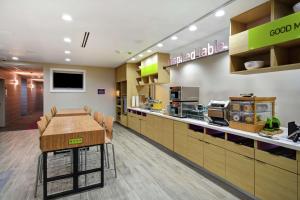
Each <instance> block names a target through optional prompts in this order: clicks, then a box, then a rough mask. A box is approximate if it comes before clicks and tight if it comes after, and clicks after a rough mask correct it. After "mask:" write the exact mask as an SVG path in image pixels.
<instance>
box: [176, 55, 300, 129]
mask: <svg viewBox="0 0 300 200" xmlns="http://www.w3.org/2000/svg"><path fill="white" fill-rule="evenodd" d="M171 83H172V84H174V85H183V86H198V87H200V103H202V104H206V105H207V103H208V102H209V100H211V99H215V100H228V97H229V96H239V95H240V94H241V93H250V92H252V93H254V94H255V95H256V96H266V97H268V96H275V97H277V101H276V114H277V116H278V117H279V118H280V119H281V120H282V122H283V125H284V126H287V122H289V121H294V120H296V121H297V122H298V123H300V112H299V108H300V70H293V71H283V72H274V73H266V74H255V75H231V74H230V73H229V56H228V53H223V54H220V55H215V56H212V57H208V58H204V59H201V60H197V61H193V62H190V63H186V64H182V65H181V66H179V67H174V68H172V69H171Z"/></svg>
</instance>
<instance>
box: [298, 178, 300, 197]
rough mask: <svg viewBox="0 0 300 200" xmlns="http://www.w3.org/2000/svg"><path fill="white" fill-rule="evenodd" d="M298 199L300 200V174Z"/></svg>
mask: <svg viewBox="0 0 300 200" xmlns="http://www.w3.org/2000/svg"><path fill="white" fill-rule="evenodd" d="M298 200H300V175H298Z"/></svg>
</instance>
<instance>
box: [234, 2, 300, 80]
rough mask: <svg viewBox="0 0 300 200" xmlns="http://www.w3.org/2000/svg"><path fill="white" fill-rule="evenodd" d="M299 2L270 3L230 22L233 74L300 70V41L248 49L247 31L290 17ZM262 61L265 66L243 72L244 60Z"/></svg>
mask: <svg viewBox="0 0 300 200" xmlns="http://www.w3.org/2000/svg"><path fill="white" fill-rule="evenodd" d="M297 2H299V1H298V0H270V1H268V2H266V3H264V4H261V5H259V6H257V7H255V8H253V9H251V10H249V11H247V12H245V13H242V14H240V15H238V16H236V17H233V18H232V19H231V26H230V39H229V55H230V72H231V73H232V74H241V75H248V74H258V73H267V72H277V71H285V70H294V69H300V56H299V55H300V39H295V40H293V41H289V42H284V43H280V44H276V45H273V46H266V47H263V48H258V49H250V48H249V45H248V42H249V41H248V39H249V38H248V33H249V30H250V29H252V28H255V27H258V26H260V25H263V24H266V23H269V22H273V21H275V20H278V19H280V18H282V17H286V16H289V15H291V14H293V5H294V4H295V3H297ZM256 60H263V61H264V62H265V66H264V67H263V68H259V69H253V70H246V69H245V67H244V63H245V62H247V61H256Z"/></svg>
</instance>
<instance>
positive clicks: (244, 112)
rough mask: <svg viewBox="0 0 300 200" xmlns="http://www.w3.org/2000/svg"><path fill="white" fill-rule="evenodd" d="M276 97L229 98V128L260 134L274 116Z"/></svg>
mask: <svg viewBox="0 0 300 200" xmlns="http://www.w3.org/2000/svg"><path fill="white" fill-rule="evenodd" d="M275 100H276V97H255V96H254V97H230V121H229V127H230V128H234V129H239V130H243V131H248V132H260V131H261V130H262V129H263V128H264V126H265V123H266V121H267V119H268V118H272V117H273V116H274V115H275Z"/></svg>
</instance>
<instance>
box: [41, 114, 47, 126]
mask: <svg viewBox="0 0 300 200" xmlns="http://www.w3.org/2000/svg"><path fill="white" fill-rule="evenodd" d="M40 119H41V121H43V122H45V123H46V124H47V125H48V123H49V121H48V119H47V117H46V116H45V115H44V116H42V117H40Z"/></svg>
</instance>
